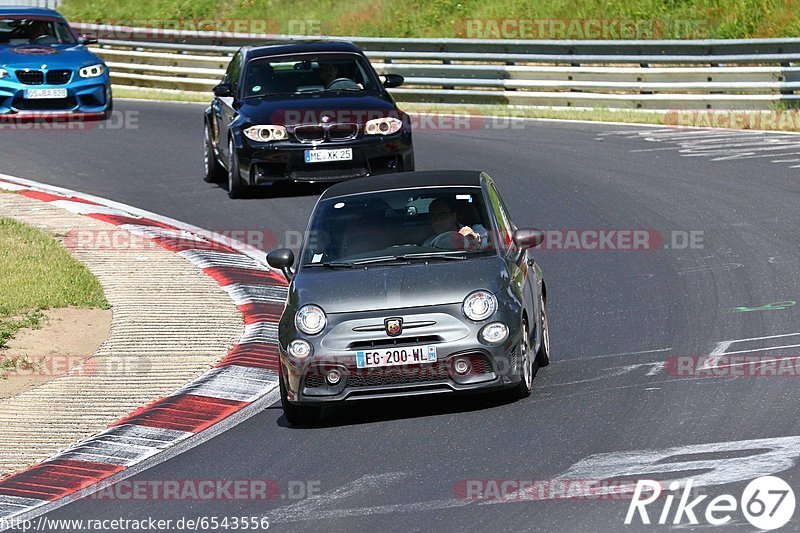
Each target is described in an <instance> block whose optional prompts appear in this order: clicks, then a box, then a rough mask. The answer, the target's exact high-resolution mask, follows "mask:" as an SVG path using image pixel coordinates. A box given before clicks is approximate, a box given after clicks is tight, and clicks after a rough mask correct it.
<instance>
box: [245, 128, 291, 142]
mask: <svg viewBox="0 0 800 533" xmlns="http://www.w3.org/2000/svg"><path fill="white" fill-rule="evenodd" d="M244 134H245V135H246V136H247V138H248V139H250V140H253V141H257V142H260V143H266V142H270V141H285V140H286V139H288V138H289V134H287V133H286V128H284V127H283V126H272V125H269V126H251V127H249V128H247V129H246V130H244Z"/></svg>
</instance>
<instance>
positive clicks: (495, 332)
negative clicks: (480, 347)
mask: <svg viewBox="0 0 800 533" xmlns="http://www.w3.org/2000/svg"><path fill="white" fill-rule="evenodd" d="M507 337H508V327H507V326H506V325H505V324H503V323H502V322H492V323H491V324H489V325H488V326H486V327H485V328H483V329H482V330H481V338H482V339H483V340H484V341H486V342H487V343H489V344H499V343H501V342H503V341H504V340H506V338H507Z"/></svg>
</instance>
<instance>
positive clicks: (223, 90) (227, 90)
mask: <svg viewBox="0 0 800 533" xmlns="http://www.w3.org/2000/svg"><path fill="white" fill-rule="evenodd" d="M212 90H213V91H214V96H219V97H220V98H225V97H228V96H233V87H231V86H230V84H228V83H220V84H219V85H217V86H216V87H214V88H213V89H212Z"/></svg>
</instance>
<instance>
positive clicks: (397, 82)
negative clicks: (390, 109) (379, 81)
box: [383, 74, 406, 89]
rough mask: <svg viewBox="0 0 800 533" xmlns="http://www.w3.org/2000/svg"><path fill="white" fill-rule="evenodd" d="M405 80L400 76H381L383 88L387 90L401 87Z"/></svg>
mask: <svg viewBox="0 0 800 533" xmlns="http://www.w3.org/2000/svg"><path fill="white" fill-rule="evenodd" d="M404 81H406V79H405V78H404V77H403V76H401V75H400V74H384V75H383V86H384V87H386V88H387V89H392V88H394V87H400V86H401V85H403V82H404Z"/></svg>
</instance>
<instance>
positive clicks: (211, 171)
mask: <svg viewBox="0 0 800 533" xmlns="http://www.w3.org/2000/svg"><path fill="white" fill-rule="evenodd" d="M203 129H204V130H205V132H204V133H203V167H204V170H205V175H204V176H203V180H204V181H205V182H206V183H219V182H220V181H222V180H223V179H224V178H225V169H224V168H222V165H220V164H219V161H217V156H216V154H215V153H214V147H213V145H212V144H211V132H209V131H208V125H206V126H205V127H204V128H203Z"/></svg>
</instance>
